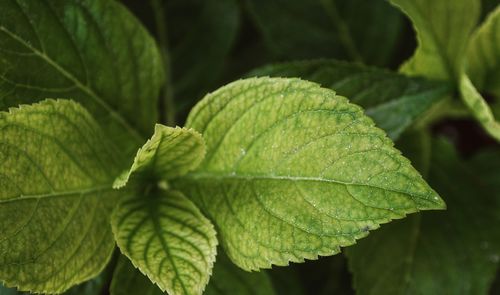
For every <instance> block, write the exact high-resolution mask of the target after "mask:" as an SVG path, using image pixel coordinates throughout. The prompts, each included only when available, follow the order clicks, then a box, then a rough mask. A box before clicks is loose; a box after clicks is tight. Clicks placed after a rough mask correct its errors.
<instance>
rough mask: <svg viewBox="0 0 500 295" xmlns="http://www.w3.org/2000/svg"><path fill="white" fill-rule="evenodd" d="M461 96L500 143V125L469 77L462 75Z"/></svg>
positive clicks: (485, 128)
mask: <svg viewBox="0 0 500 295" xmlns="http://www.w3.org/2000/svg"><path fill="white" fill-rule="evenodd" d="M459 86H460V94H461V96H462V100H463V101H464V103H465V105H467V107H468V108H469V109H470V111H471V112H472V114H473V115H474V117H475V118H476V120H477V121H478V122H479V123H480V124H481V125H482V126H483V128H484V130H485V131H486V132H488V134H489V135H491V136H492V137H493V138H495V139H496V140H497V141H500V123H499V122H498V121H496V120H495V116H494V115H493V112H492V110H491V108H490V106H489V105H488V103H487V102H486V101H485V100H484V98H483V97H482V96H481V94H479V92H478V91H477V90H476V88H475V87H474V85H472V82H471V81H470V79H469V77H467V75H465V74H462V76H461V78H460V85H459Z"/></svg>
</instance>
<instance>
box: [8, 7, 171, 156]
mask: <svg viewBox="0 0 500 295" xmlns="http://www.w3.org/2000/svg"><path fill="white" fill-rule="evenodd" d="M0 69H1V70H0V109H4V110H5V109H6V108H7V107H11V106H17V105H18V104H21V103H32V102H36V101H39V100H41V99H44V98H46V97H64V98H71V99H74V100H77V101H78V102H80V103H81V104H82V105H83V106H85V107H86V108H87V109H88V110H89V111H90V113H91V114H92V115H94V117H95V118H96V119H97V120H98V122H99V123H101V126H102V127H103V128H106V131H108V136H110V137H112V139H113V140H114V141H116V142H118V143H120V146H121V148H122V150H124V151H125V153H126V154H127V155H128V154H129V153H133V152H134V151H135V149H136V148H137V147H138V146H139V145H140V144H141V143H142V141H143V135H144V134H147V133H149V132H150V131H151V128H152V126H153V124H154V123H155V122H156V121H157V115H156V114H157V96H158V92H159V88H160V86H161V83H162V77H163V76H162V68H161V62H160V55H159V53H158V50H157V48H156V45H155V42H154V40H153V39H152V38H151V36H150V35H149V34H148V33H147V31H146V30H145V29H144V28H143V27H142V26H141V24H140V23H139V22H138V21H137V20H136V19H135V17H134V16H133V15H132V14H130V12H129V11H127V10H126V9H125V8H124V7H123V6H122V5H121V4H120V3H117V2H116V1H114V0H84V1H77V0H69V1H68V0H43V1H31V0H1V1H0Z"/></svg>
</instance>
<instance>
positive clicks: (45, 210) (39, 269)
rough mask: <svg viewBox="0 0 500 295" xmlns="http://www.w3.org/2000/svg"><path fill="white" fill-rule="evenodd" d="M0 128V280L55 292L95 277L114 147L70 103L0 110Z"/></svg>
mask: <svg viewBox="0 0 500 295" xmlns="http://www.w3.org/2000/svg"><path fill="white" fill-rule="evenodd" d="M0 130H1V132H0V233H1V235H0V281H1V282H3V283H5V284H6V285H7V286H9V287H18V289H19V290H22V291H24V290H26V291H28V290H29V291H32V292H39V293H40V292H42V293H43V292H44V293H60V292H63V291H65V290H66V289H68V288H69V287H71V286H72V285H75V284H77V283H80V282H83V281H86V280H88V279H90V278H92V277H94V276H96V275H97V274H98V273H99V272H100V271H101V270H102V269H103V268H104V266H105V265H106V263H107V262H108V260H109V258H110V256H111V253H112V251H113V249H114V245H115V243H114V240H113V235H112V233H111V226H109V215H110V212H111V210H112V209H113V207H114V205H115V203H116V197H117V195H118V194H119V193H118V192H117V191H116V190H113V189H112V183H113V179H114V178H115V177H116V175H117V174H118V171H119V166H118V165H117V163H118V161H117V159H116V156H115V155H116V153H115V152H114V151H115V150H114V149H112V148H111V147H110V146H109V144H107V141H106V137H105V136H103V134H101V132H100V129H99V127H98V125H97V123H96V122H95V121H94V120H93V119H92V118H91V116H90V115H89V114H88V113H87V112H86V111H85V110H84V109H83V108H82V107H81V106H80V105H79V104H77V103H74V102H71V101H64V100H58V101H55V100H46V101H43V102H41V103H38V104H35V105H31V106H21V107H20V108H17V109H11V110H10V111H9V112H8V113H0Z"/></svg>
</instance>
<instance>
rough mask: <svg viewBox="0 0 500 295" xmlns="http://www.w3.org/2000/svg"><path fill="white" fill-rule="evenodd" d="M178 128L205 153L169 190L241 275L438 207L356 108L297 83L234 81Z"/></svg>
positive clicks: (311, 255)
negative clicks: (194, 135)
mask: <svg viewBox="0 0 500 295" xmlns="http://www.w3.org/2000/svg"><path fill="white" fill-rule="evenodd" d="M187 126H188V127H190V128H193V129H195V130H198V131H199V132H201V133H202V135H203V137H204V139H205V141H206V145H207V155H206V157H205V159H204V161H203V162H202V164H201V165H200V167H199V168H198V169H197V170H195V171H194V172H192V173H188V174H187V175H186V176H184V177H182V178H179V179H177V180H176V181H175V182H174V183H173V185H177V186H178V187H179V189H181V190H182V191H184V192H185V193H186V195H188V196H189V197H190V198H191V199H192V200H194V201H195V203H196V204H197V205H198V206H199V207H200V208H202V210H203V211H204V212H206V213H207V214H208V215H209V216H210V217H211V219H212V220H213V221H214V222H215V224H216V226H217V228H218V233H219V234H220V237H221V239H222V244H223V246H224V248H225V250H226V252H227V253H228V255H229V257H230V258H231V259H232V260H233V262H235V263H236V264H237V265H238V266H240V267H241V268H243V269H246V270H254V269H259V268H266V267H270V266H271V265H272V264H276V265H287V264H288V262H289V261H293V262H300V261H303V259H304V258H307V259H316V258H317V256H318V255H332V254H335V253H338V252H339V251H340V250H339V247H340V246H348V245H351V244H353V243H354V242H355V240H356V239H359V238H361V237H364V236H366V235H367V234H368V231H369V230H371V229H374V228H377V227H378V226H379V224H381V223H385V222H388V221H390V220H391V219H394V218H402V217H404V216H405V214H407V213H411V212H416V211H418V210H425V209H441V208H444V203H443V201H442V200H441V199H440V198H439V196H438V195H437V194H436V193H435V192H434V191H433V190H432V189H431V188H430V187H429V186H428V185H427V184H426V183H425V182H424V181H423V180H422V178H421V176H420V175H419V174H418V173H417V172H416V171H415V170H414V169H413V168H412V167H411V165H410V163H409V162H408V160H406V159H405V158H403V157H402V156H401V155H400V153H399V152H398V151H397V150H396V149H394V148H393V146H392V142H391V141H390V140H389V139H388V138H387V137H386V135H385V134H384V132H383V131H382V130H380V129H378V128H376V127H374V125H373V122H372V121H371V120H370V119H369V118H368V117H366V116H365V115H364V114H363V111H362V109H361V108H360V107H358V106H355V105H353V104H350V103H348V101H347V99H346V98H344V97H340V96H336V95H335V92H333V91H332V90H330V89H324V88H320V87H319V85H317V84H315V83H311V82H307V81H301V80H299V79H282V78H253V79H246V80H240V81H237V82H234V83H231V84H229V85H227V86H225V87H222V88H220V89H219V90H217V91H215V92H214V93H212V94H209V95H207V96H206V97H205V98H204V99H203V100H202V101H201V102H200V103H199V104H198V105H197V106H196V107H195V108H194V109H193V111H192V112H191V113H190V115H189V117H188V121H187Z"/></svg>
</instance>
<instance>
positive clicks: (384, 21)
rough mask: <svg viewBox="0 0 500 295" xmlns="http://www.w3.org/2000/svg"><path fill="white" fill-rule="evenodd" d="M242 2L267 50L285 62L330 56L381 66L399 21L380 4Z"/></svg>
mask: <svg viewBox="0 0 500 295" xmlns="http://www.w3.org/2000/svg"><path fill="white" fill-rule="evenodd" d="M246 4H247V6H248V8H249V9H250V12H251V14H252V16H253V18H254V19H255V21H256V24H257V26H258V27H259V29H260V30H261V31H262V33H263V37H264V39H265V41H266V43H267V44H268V46H269V47H270V49H271V50H272V51H274V52H275V54H276V55H277V56H278V57H280V58H287V59H303V58H318V57H330V58H339V59H350V60H355V61H362V62H367V63H370V64H375V65H386V64H387V63H388V62H389V61H390V59H391V58H392V57H393V54H394V52H395V44H396V41H397V39H398V37H399V35H400V32H401V28H402V21H403V17H402V15H401V14H400V13H399V12H398V11H397V9H394V8H393V7H391V5H389V4H388V3H386V1H384V0H370V1H365V0H350V1H340V0H319V1H318V0H316V1H301V0H278V1H267V0H248V1H246ZM359 20H363V21H362V22H360V21H359ZM367 28H370V29H367Z"/></svg>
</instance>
